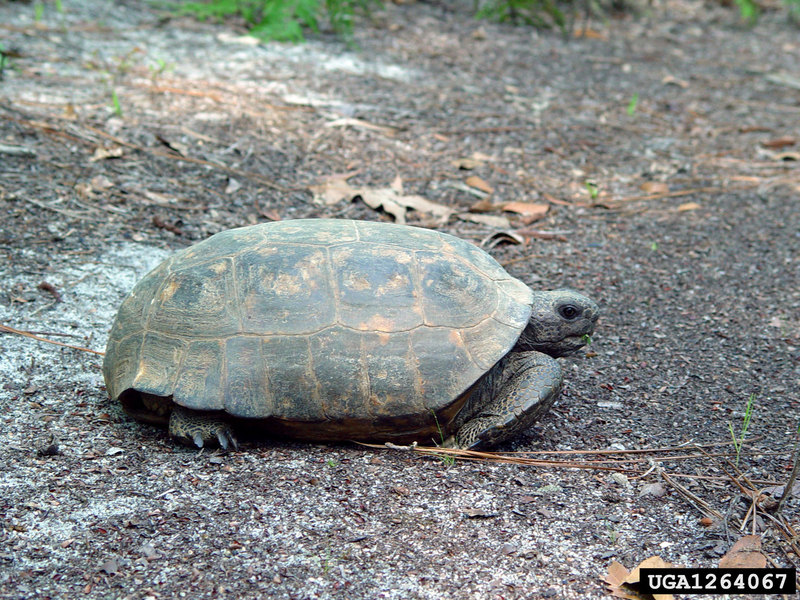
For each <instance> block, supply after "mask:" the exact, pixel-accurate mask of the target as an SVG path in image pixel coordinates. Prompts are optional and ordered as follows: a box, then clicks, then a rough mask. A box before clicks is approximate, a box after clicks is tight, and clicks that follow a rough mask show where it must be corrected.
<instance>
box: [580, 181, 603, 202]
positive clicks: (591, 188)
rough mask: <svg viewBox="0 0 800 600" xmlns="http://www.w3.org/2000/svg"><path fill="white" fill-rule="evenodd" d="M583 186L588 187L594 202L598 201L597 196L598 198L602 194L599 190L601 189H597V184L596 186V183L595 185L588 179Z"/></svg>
mask: <svg viewBox="0 0 800 600" xmlns="http://www.w3.org/2000/svg"><path fill="white" fill-rule="evenodd" d="M583 185H585V186H586V189H587V190H588V191H589V197H590V198H591V199H592V200H596V199H597V196H598V194H599V193H600V188H599V187H597V184H596V183H594V182H593V181H589V180H588V179H587V180H586V181H585V182H584V184H583Z"/></svg>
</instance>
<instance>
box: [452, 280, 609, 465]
mask: <svg viewBox="0 0 800 600" xmlns="http://www.w3.org/2000/svg"><path fill="white" fill-rule="evenodd" d="M599 314H600V310H599V308H598V306H597V304H595V303H594V302H593V301H592V300H590V299H589V298H586V297H585V296H583V295H581V294H579V293H577V292H574V291H572V290H555V291H551V292H537V293H535V294H534V304H533V312H532V314H531V318H530V322H529V324H528V326H527V327H526V328H525V330H524V331H523V332H522V335H521V336H520V339H519V341H518V342H517V345H516V346H514V348H513V349H512V350H511V352H509V353H508V354H506V356H504V357H503V358H502V359H501V360H500V361H499V362H498V363H497V364H495V365H494V367H492V368H491V369H490V370H489V372H487V373H486V375H485V376H484V377H483V378H481V379H480V380H479V382H478V384H477V386H476V388H475V389H474V390H472V393H471V395H470V397H469V399H468V401H467V402H466V404H465V405H464V407H463V408H462V409H461V412H460V413H459V414H458V415H457V416H456V418H455V420H454V422H453V428H452V429H453V430H454V431H455V433H454V434H453V435H452V436H450V437H449V438H448V439H447V440H445V442H444V444H443V445H444V446H445V447H448V448H463V449H470V450H477V449H480V448H490V447H492V446H496V445H497V444H499V443H501V442H503V441H506V440H508V439H511V438H513V437H514V436H516V435H517V434H518V433H520V432H522V431H524V430H525V429H527V428H528V427H530V425H531V424H533V423H534V422H535V421H536V420H537V419H538V418H539V417H540V416H541V415H543V414H544V413H546V412H547V411H548V410H549V409H550V407H551V406H552V405H553V403H554V402H555V400H556V398H558V395H559V393H560V392H561V381H562V377H561V367H560V366H559V365H558V362H556V360H555V359H556V358H557V357H559V356H564V355H566V354H570V353H571V352H574V351H576V350H578V349H579V348H581V347H582V346H584V345H585V344H586V341H587V336H589V335H591V334H592V332H593V331H594V325H595V323H596V322H597V318H598V316H599Z"/></svg>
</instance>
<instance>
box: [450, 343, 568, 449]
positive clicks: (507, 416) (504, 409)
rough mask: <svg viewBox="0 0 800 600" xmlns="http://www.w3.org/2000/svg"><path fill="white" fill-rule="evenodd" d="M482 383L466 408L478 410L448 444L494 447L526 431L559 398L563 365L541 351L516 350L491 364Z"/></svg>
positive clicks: (462, 446) (452, 446) (477, 447)
mask: <svg viewBox="0 0 800 600" xmlns="http://www.w3.org/2000/svg"><path fill="white" fill-rule="evenodd" d="M481 383H483V384H484V385H482V386H480V387H479V388H478V389H476V390H475V391H474V392H473V396H472V397H473V398H474V400H473V401H472V402H470V403H469V406H468V407H465V409H467V410H469V409H472V410H474V411H476V412H474V413H473V414H472V415H471V416H470V418H469V419H468V420H467V421H466V423H464V424H463V425H462V426H461V427H460V428H459V429H458V430H457V431H456V433H455V435H453V436H452V437H450V438H449V439H448V440H446V441H445V443H444V446H445V447H448V448H463V449H467V450H479V449H481V448H491V447H492V446H496V445H497V444H499V443H500V442H502V441H504V440H507V439H510V438H513V437H515V436H516V435H517V434H519V433H520V432H522V431H524V430H526V429H527V428H528V427H530V426H531V425H532V424H533V423H534V422H535V421H537V420H538V419H539V417H540V416H542V415H543V414H545V413H546V412H547V411H548V410H550V407H551V406H552V405H553V402H555V400H556V398H558V395H559V392H560V391H561V367H560V366H559V364H558V362H557V361H556V360H555V359H554V358H551V357H549V356H547V355H546V354H542V353H541V352H514V353H511V354H509V355H507V356H506V357H504V358H503V359H502V360H501V361H500V362H498V363H497V364H496V365H495V366H494V367H492V372H491V373H487V375H486V377H485V378H484V379H482V380H481ZM462 412H464V411H463V410H462Z"/></svg>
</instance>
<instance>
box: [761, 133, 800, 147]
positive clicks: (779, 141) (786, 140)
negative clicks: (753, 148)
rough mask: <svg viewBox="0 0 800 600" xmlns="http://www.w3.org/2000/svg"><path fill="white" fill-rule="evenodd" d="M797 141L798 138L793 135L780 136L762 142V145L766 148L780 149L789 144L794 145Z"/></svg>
mask: <svg viewBox="0 0 800 600" xmlns="http://www.w3.org/2000/svg"><path fill="white" fill-rule="evenodd" d="M796 143H797V140H796V139H794V138H793V137H789V136H786V137H779V138H776V139H774V140H768V141H766V142H761V145H762V146H764V148H772V149H773V150H780V149H781V148H786V147H788V146H794V145H795V144H796Z"/></svg>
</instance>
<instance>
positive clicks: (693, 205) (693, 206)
mask: <svg viewBox="0 0 800 600" xmlns="http://www.w3.org/2000/svg"><path fill="white" fill-rule="evenodd" d="M698 208H700V205H699V204H698V203H697V202H684V203H683V204H681V205H679V206H678V212H686V211H687V210H697V209H698Z"/></svg>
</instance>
